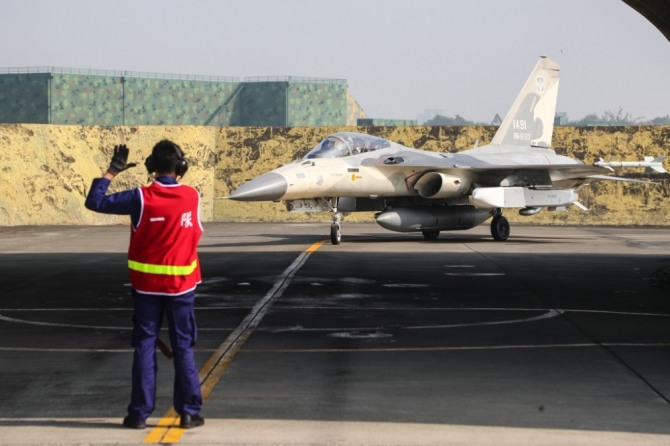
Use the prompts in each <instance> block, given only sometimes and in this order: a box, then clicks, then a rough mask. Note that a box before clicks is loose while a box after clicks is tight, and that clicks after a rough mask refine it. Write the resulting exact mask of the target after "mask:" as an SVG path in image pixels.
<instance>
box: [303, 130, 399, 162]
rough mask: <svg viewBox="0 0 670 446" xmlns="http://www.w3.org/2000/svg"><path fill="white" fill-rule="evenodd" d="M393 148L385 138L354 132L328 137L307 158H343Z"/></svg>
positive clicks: (339, 133) (334, 134)
mask: <svg viewBox="0 0 670 446" xmlns="http://www.w3.org/2000/svg"><path fill="white" fill-rule="evenodd" d="M385 147H391V143H390V142H389V141H387V140H385V139H383V138H378V137H376V136H372V135H365V134H362V133H353V132H338V133H333V134H332V135H330V136H328V137H326V139H324V140H323V141H321V142H320V143H318V144H317V145H316V147H314V148H313V149H312V150H310V151H309V153H308V154H307V155H305V158H342V157H345V156H350V155H358V154H360V153H366V152H371V151H373V150H379V149H383V148H385Z"/></svg>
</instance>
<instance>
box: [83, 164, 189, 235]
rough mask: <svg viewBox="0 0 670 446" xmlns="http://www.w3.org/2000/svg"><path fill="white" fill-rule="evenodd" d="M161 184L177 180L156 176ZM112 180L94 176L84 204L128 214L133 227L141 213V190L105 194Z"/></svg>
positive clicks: (88, 206)
mask: <svg viewBox="0 0 670 446" xmlns="http://www.w3.org/2000/svg"><path fill="white" fill-rule="evenodd" d="M155 181H158V182H159V183H161V184H166V185H167V184H177V180H176V178H174V177H171V176H169V175H166V176H159V177H156V180H155ZM111 182H112V180H109V179H107V178H104V177H102V178H95V179H94V180H93V182H92V183H91V190H89V191H88V195H87V196H86V202H85V204H84V205H85V206H86V208H87V209H90V210H92V211H95V212H100V213H102V214H114V215H130V219H131V221H132V224H133V227H135V228H136V227H137V225H138V224H139V222H140V215H141V213H142V192H140V189H139V188H135V189H129V190H124V191H121V192H116V193H113V194H109V195H107V189H109V185H110V184H111Z"/></svg>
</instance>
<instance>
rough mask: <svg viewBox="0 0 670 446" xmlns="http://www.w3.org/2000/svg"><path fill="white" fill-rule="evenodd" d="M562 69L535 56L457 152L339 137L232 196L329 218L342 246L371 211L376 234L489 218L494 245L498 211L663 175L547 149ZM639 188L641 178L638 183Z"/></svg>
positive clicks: (538, 206)
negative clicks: (516, 85) (516, 86)
mask: <svg viewBox="0 0 670 446" xmlns="http://www.w3.org/2000/svg"><path fill="white" fill-rule="evenodd" d="M558 73H559V66H558V64H557V63H556V62H554V61H552V60H550V59H548V58H545V57H543V58H541V59H540V60H539V61H538V63H537V65H536V66H535V68H534V69H533V71H532V73H531V75H530V77H529V78H528V80H527V81H526V83H525V84H524V86H523V88H522V89H521V92H520V93H519V95H518V96H517V98H516V100H515V101H514V103H513V105H512V107H511V108H510V110H509V112H508V113H507V115H506V116H505V118H504V119H503V121H502V123H501V125H500V127H499V128H498V130H497V132H496V134H495V136H494V137H493V139H492V140H491V143H490V144H488V145H486V146H482V147H475V148H473V149H470V150H464V151H460V152H458V153H437V152H430V151H423V150H417V149H413V148H409V147H405V146H403V145H402V144H398V143H395V142H392V141H388V140H386V139H383V138H378V137H375V136H371V135H366V134H361V133H353V132H339V133H335V134H333V135H330V136H328V137H326V138H325V139H324V140H323V141H321V142H320V143H319V144H317V145H316V147H314V148H313V149H312V150H311V151H310V152H309V153H307V155H305V156H304V157H303V158H302V159H301V160H298V161H295V162H293V163H291V164H287V165H285V166H282V167H279V168H277V169H275V170H273V171H271V172H268V173H265V174H263V175H261V176H260V177H257V178H255V179H253V180H251V181H249V182H247V183H245V184H243V185H242V186H240V187H239V188H237V189H235V190H234V191H233V192H232V193H231V195H230V197H229V198H230V199H233V200H240V201H279V200H281V201H283V202H284V203H285V204H286V207H287V209H288V210H289V211H306V212H315V211H327V212H332V215H333V223H332V225H331V241H332V242H333V244H339V243H340V240H341V232H340V213H341V212H357V211H376V212H377V213H376V214H375V219H376V221H377V223H378V224H379V225H381V226H382V227H384V228H386V229H389V230H392V231H399V232H422V233H423V235H424V237H426V238H427V239H434V238H437V237H438V236H439V233H440V231H444V230H461V229H470V228H472V227H474V226H477V225H479V224H482V223H484V222H485V221H486V220H488V219H491V234H492V236H493V238H494V239H495V240H500V241H504V240H507V239H508V237H509V234H510V225H509V222H508V220H507V219H506V218H505V217H504V216H503V215H502V214H503V209H506V208H518V209H519V212H520V214H521V215H533V214H535V213H537V212H539V211H541V210H542V209H545V208H546V209H549V210H562V209H565V208H566V207H567V206H570V205H573V204H574V205H576V206H578V207H580V208H582V209H585V207H584V206H583V205H581V204H580V203H579V201H578V195H577V192H578V190H579V188H580V187H582V186H584V185H585V184H587V183H588V182H590V181H593V180H603V179H610V180H624V181H636V180H628V179H625V178H619V177H614V176H610V175H609V174H611V173H612V171H613V170H614V168H615V167H616V168H626V167H644V168H647V169H648V170H654V171H656V172H663V173H665V169H664V168H663V164H662V163H663V160H664V158H665V157H664V156H660V157H656V158H654V157H645V160H644V161H636V162H617V161H611V162H606V161H603V160H600V161H598V162H596V163H594V164H584V163H582V162H581V161H579V160H576V159H574V158H570V157H566V156H562V155H558V154H556V153H555V151H554V150H553V149H552V148H551V140H552V134H553V127H554V115H555V110H556V100H557V96H558V84H559V78H558ZM637 181H639V180H637Z"/></svg>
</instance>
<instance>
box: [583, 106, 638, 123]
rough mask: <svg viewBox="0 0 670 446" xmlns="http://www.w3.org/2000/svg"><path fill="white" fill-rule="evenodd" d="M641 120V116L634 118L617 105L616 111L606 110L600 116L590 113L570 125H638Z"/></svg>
mask: <svg viewBox="0 0 670 446" xmlns="http://www.w3.org/2000/svg"><path fill="white" fill-rule="evenodd" d="M641 121H642V118H634V117H633V115H631V114H630V113H627V112H624V111H623V108H621V107H619V110H618V111H617V112H613V111H611V110H607V111H605V113H604V114H603V115H602V116H598V115H596V114H595V113H591V114H589V115H586V116H584V117H583V118H582V119H580V120H578V121H573V122H571V123H570V125H574V126H578V127H584V126H593V125H639V124H640V123H641Z"/></svg>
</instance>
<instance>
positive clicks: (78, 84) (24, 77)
mask: <svg viewBox="0 0 670 446" xmlns="http://www.w3.org/2000/svg"><path fill="white" fill-rule="evenodd" d="M347 94H348V92H347V84H346V82H343V81H337V82H334V81H330V80H328V79H323V80H316V81H307V80H304V79H303V78H287V80H282V81H260V82H256V81H251V82H234V81H229V82H226V81H221V80H216V81H206V80H190V79H174V78H156V77H135V76H121V75H101V74H97V73H96V74H81V73H67V72H66V73H61V72H55V73H20V74H0V122H4V123H37V124H48V123H51V124H57V125H60V124H73V125H213V126H224V125H231V126H281V127H286V126H306V125H345V124H346V123H347V116H348V112H349V109H350V107H349V102H348V101H347Z"/></svg>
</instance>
